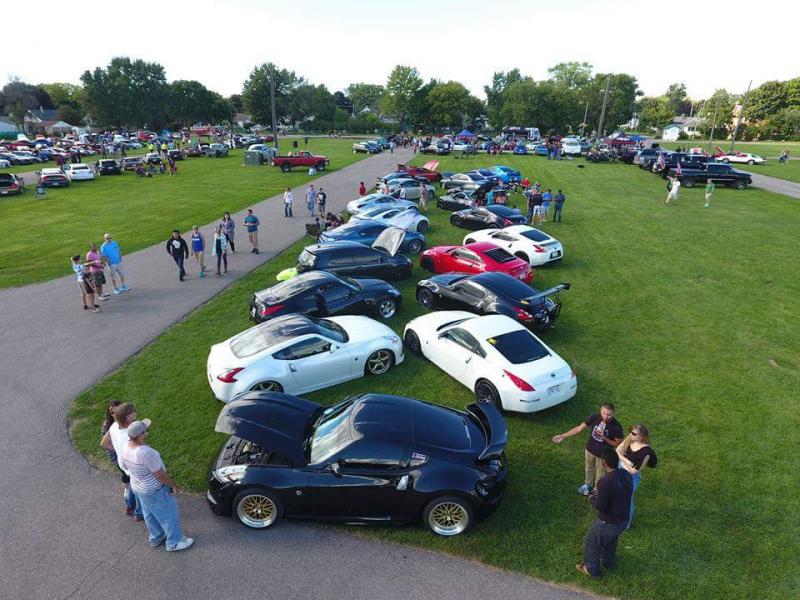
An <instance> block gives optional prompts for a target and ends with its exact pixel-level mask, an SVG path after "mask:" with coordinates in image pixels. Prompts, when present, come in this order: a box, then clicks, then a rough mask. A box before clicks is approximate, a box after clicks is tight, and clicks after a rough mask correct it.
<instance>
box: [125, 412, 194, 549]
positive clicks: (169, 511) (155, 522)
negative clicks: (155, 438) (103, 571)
mask: <svg viewBox="0 0 800 600" xmlns="http://www.w3.org/2000/svg"><path fill="white" fill-rule="evenodd" d="M150 425H151V421H150V419H142V420H141V421H134V422H133V423H131V425H130V427H128V437H129V438H130V441H129V442H128V444H127V446H126V447H125V450H124V452H123V454H122V459H123V463H124V464H125V468H126V469H128V471H129V472H130V474H131V489H133V491H134V493H135V494H136V497H137V498H138V500H139V503H140V504H141V505H142V513H143V514H144V522H145V525H147V531H148V533H149V538H148V542H149V544H150V546H152V547H153V548H157V547H158V546H160V545H161V544H163V543H164V542H166V548H167V552H178V551H180V550H186V549H187V548H190V547H191V546H192V544H194V540H193V539H192V538H189V537H185V536H184V535H183V532H182V531H181V521H180V514H179V513H178V503H177V501H176V500H175V496H176V494H177V493H178V486H177V485H175V482H174V481H172V479H170V477H169V475H167V470H166V467H165V466H164V462H163V461H162V460H161V455H160V454H159V453H158V452H157V451H156V450H155V449H153V448H151V447H150V446H148V445H147V438H148V437H149V436H150Z"/></svg>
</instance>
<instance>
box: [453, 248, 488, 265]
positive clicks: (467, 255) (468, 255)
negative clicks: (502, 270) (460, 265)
mask: <svg viewBox="0 0 800 600" xmlns="http://www.w3.org/2000/svg"><path fill="white" fill-rule="evenodd" d="M453 255H454V256H456V257H457V258H463V259H464V260H471V261H473V262H477V263H480V262H483V261H482V260H481V258H480V256H478V255H477V254H475V253H474V252H471V251H469V250H466V249H464V248H458V249H457V250H456V251H455V252H454V253H453Z"/></svg>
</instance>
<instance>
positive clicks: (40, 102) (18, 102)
mask: <svg viewBox="0 0 800 600" xmlns="http://www.w3.org/2000/svg"><path fill="white" fill-rule="evenodd" d="M39 107H41V108H54V106H53V102H52V100H51V99H50V96H49V94H48V93H47V91H46V90H44V89H43V88H42V87H41V86H38V85H31V84H29V83H25V82H24V81H20V80H19V79H13V80H11V81H9V82H8V83H7V84H6V85H5V86H3V90H2V91H0V110H2V113H3V114H8V115H9V116H10V117H11V119H12V120H13V121H14V123H16V124H17V125H18V126H20V127H21V126H22V123H23V122H24V119H25V114H26V113H27V112H28V111H29V110H30V109H34V108H39Z"/></svg>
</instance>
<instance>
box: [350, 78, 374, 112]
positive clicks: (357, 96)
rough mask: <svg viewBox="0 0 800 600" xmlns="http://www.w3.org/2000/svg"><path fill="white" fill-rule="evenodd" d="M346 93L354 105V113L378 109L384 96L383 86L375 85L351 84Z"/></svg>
mask: <svg viewBox="0 0 800 600" xmlns="http://www.w3.org/2000/svg"><path fill="white" fill-rule="evenodd" d="M345 91H346V92H347V96H348V98H350V101H351V102H352V103H353V111H354V112H359V111H361V110H363V109H365V108H377V107H378V105H379V103H380V100H381V96H383V86H382V85H379V84H374V83H351V84H350V85H348V86H347V89H346V90H345Z"/></svg>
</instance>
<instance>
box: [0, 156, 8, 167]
mask: <svg viewBox="0 0 800 600" xmlns="http://www.w3.org/2000/svg"><path fill="white" fill-rule="evenodd" d="M10 166H11V163H10V162H8V161H7V160H5V159H3V158H0V169H7V168H8V167H10Z"/></svg>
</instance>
